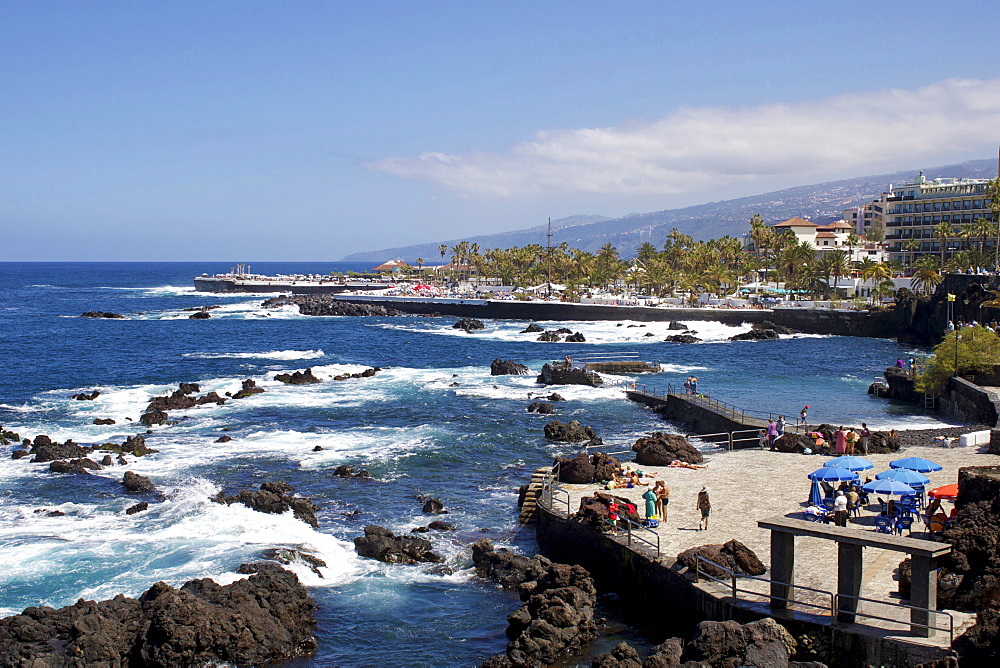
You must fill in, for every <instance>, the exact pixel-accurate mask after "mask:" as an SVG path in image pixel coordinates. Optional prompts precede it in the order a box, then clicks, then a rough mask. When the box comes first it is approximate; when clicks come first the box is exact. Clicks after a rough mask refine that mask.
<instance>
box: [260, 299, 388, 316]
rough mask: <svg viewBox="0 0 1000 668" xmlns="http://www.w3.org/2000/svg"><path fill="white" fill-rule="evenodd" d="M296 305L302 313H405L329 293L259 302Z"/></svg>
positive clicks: (266, 304) (380, 314) (370, 314)
mask: <svg viewBox="0 0 1000 668" xmlns="http://www.w3.org/2000/svg"><path fill="white" fill-rule="evenodd" d="M290 305H291V306H298V308H299V313H301V314H302V315H336V316H352V317H366V316H397V315H406V314H405V313H402V312H401V311H397V310H395V309H389V308H386V307H384V306H379V305H377V304H366V303H363V302H351V301H344V300H341V299H334V298H333V297H332V296H330V295H292V296H282V297H272V298H271V299H268V300H267V301H265V302H263V303H262V304H261V307H262V308H281V307H282V306H290Z"/></svg>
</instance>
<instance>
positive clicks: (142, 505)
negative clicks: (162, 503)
mask: <svg viewBox="0 0 1000 668" xmlns="http://www.w3.org/2000/svg"><path fill="white" fill-rule="evenodd" d="M144 510H149V502H147V501H140V502H139V503H137V504H135V505H134V506H130V507H128V508H126V509H125V514H126V515H135V514H136V513H141V512H142V511H144Z"/></svg>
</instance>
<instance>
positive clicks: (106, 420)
mask: <svg viewBox="0 0 1000 668" xmlns="http://www.w3.org/2000/svg"><path fill="white" fill-rule="evenodd" d="M94 424H115V421H114V420H113V419H112V418H94Z"/></svg>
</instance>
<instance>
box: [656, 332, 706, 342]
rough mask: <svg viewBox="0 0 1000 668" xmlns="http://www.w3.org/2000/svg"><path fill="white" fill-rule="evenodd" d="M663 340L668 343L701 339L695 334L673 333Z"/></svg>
mask: <svg viewBox="0 0 1000 668" xmlns="http://www.w3.org/2000/svg"><path fill="white" fill-rule="evenodd" d="M663 340H664V341H667V342H669V343H699V342H700V341H701V339H699V338H698V337H697V336H691V335H690V334H673V335H671V336H668V337H667V338H665V339H663Z"/></svg>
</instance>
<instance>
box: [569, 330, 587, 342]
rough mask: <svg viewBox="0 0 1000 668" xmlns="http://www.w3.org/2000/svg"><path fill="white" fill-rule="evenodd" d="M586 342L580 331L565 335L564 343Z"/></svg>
mask: <svg viewBox="0 0 1000 668" xmlns="http://www.w3.org/2000/svg"><path fill="white" fill-rule="evenodd" d="M586 342H587V339H586V338H584V336H583V334H582V333H580V332H576V333H574V334H570V335H569V336H567V337H566V343H586Z"/></svg>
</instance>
